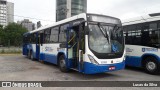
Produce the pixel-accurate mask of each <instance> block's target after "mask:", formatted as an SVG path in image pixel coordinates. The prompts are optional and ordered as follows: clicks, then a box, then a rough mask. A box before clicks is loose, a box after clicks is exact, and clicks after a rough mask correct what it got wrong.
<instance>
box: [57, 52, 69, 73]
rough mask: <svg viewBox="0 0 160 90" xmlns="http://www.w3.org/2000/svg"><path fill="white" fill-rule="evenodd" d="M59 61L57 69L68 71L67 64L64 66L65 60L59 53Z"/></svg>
mask: <svg viewBox="0 0 160 90" xmlns="http://www.w3.org/2000/svg"><path fill="white" fill-rule="evenodd" d="M58 61H59V64H58V65H59V69H60V71H61V72H68V69H67V66H66V62H65V56H64V55H60V56H59V58H58Z"/></svg>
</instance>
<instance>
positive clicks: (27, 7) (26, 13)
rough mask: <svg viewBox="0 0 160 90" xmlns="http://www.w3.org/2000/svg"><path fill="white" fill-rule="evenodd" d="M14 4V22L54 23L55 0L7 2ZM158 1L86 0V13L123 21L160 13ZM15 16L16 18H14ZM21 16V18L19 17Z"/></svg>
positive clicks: (13, 0)
mask: <svg viewBox="0 0 160 90" xmlns="http://www.w3.org/2000/svg"><path fill="white" fill-rule="evenodd" d="M7 1H9V2H13V3H14V6H15V7H14V10H15V12H14V15H15V17H14V19H15V21H18V20H23V19H25V18H29V19H30V20H31V21H33V22H34V23H36V22H37V21H41V22H42V25H43V26H44V25H48V24H52V23H54V22H55V17H56V16H55V13H56V12H55V11H56V0H7ZM159 8H160V0H88V2H87V12H88V13H96V14H103V15H108V16H113V17H117V18H120V19H121V20H122V21H123V20H125V19H129V18H133V17H137V16H142V15H146V14H150V13H158V12H160V9H159ZM16 15H17V16H16ZM19 16H23V17H19Z"/></svg>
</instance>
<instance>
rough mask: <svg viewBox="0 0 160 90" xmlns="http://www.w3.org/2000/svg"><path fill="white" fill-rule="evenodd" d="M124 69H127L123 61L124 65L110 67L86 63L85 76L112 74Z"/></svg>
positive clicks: (110, 65) (118, 64)
mask: <svg viewBox="0 0 160 90" xmlns="http://www.w3.org/2000/svg"><path fill="white" fill-rule="evenodd" d="M112 67H114V69H112V70H110V68H112ZM124 68H125V61H123V62H122V63H117V64H108V65H95V64H92V63H88V62H85V63H84V74H96V73H105V72H112V71H117V70H122V69H124Z"/></svg>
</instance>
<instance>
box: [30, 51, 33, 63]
mask: <svg viewBox="0 0 160 90" xmlns="http://www.w3.org/2000/svg"><path fill="white" fill-rule="evenodd" d="M30 59H31V60H32V61H33V60H34V57H33V52H32V51H30Z"/></svg>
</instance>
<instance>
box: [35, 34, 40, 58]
mask: <svg viewBox="0 0 160 90" xmlns="http://www.w3.org/2000/svg"><path fill="white" fill-rule="evenodd" d="M39 56H40V33H37V40H36V59H38V60H39Z"/></svg>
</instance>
